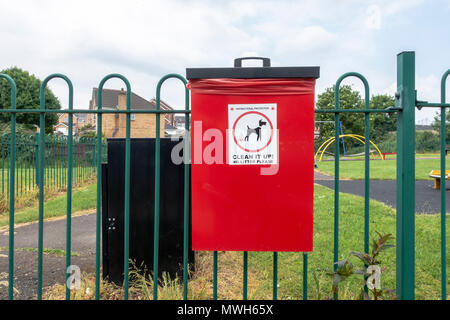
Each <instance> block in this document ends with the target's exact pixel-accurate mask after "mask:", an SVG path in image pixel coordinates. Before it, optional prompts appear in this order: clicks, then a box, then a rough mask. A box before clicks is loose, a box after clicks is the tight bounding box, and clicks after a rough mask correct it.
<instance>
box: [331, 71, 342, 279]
mask: <svg viewBox="0 0 450 320" xmlns="http://www.w3.org/2000/svg"><path fill="white" fill-rule="evenodd" d="M341 78H342V77H341ZM341 78H339V79H338V81H337V82H336V85H335V88H334V108H335V110H339V109H340V100H339V89H340V82H341V81H340V80H341ZM339 121H340V119H339V113H335V114H334V127H335V132H334V245H333V246H334V254H333V269H334V271H336V270H337V265H336V263H337V261H338V259H339V152H340V151H339Z"/></svg>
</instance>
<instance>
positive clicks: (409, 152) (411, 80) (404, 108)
mask: <svg viewBox="0 0 450 320" xmlns="http://www.w3.org/2000/svg"><path fill="white" fill-rule="evenodd" d="M396 99H397V101H396V104H397V105H398V106H399V109H400V112H399V113H398V120H397V202H396V209H397V218H396V234H397V236H396V255H397V257H396V294H397V297H398V298H399V299H402V300H414V295H415V215H416V213H415V139H414V137H415V105H416V90H415V53H414V52H412V51H410V52H402V53H400V54H398V55H397V94H396Z"/></svg>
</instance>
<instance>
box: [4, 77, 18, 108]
mask: <svg viewBox="0 0 450 320" xmlns="http://www.w3.org/2000/svg"><path fill="white" fill-rule="evenodd" d="M0 78H3V79H6V80H7V81H8V82H9V85H10V86H11V110H16V95H17V87H16V83H15V82H14V80H13V79H12V78H11V77H10V76H9V75H7V74H4V73H0Z"/></svg>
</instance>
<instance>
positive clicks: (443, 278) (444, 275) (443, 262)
mask: <svg viewBox="0 0 450 320" xmlns="http://www.w3.org/2000/svg"><path fill="white" fill-rule="evenodd" d="M449 75H450V69H449V70H447V71H446V72H445V73H444V74H443V75H442V79H441V103H443V104H444V103H445V101H446V96H445V87H446V81H447V78H448V76H449ZM445 111H446V110H445V107H441V128H440V129H441V131H440V138H441V141H440V142H441V154H440V158H441V181H440V182H441V299H442V300H447V261H446V259H447V256H446V250H447V240H446V221H445V219H446V199H445V193H446V183H445V176H446V163H445V160H446V159H445V148H446V123H445V121H446V117H445V113H446V112H445Z"/></svg>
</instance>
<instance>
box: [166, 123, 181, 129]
mask: <svg viewBox="0 0 450 320" xmlns="http://www.w3.org/2000/svg"><path fill="white" fill-rule="evenodd" d="M177 129H178V128H177V127H174V126H172V125H171V124H169V123H165V124H164V130H177Z"/></svg>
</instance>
